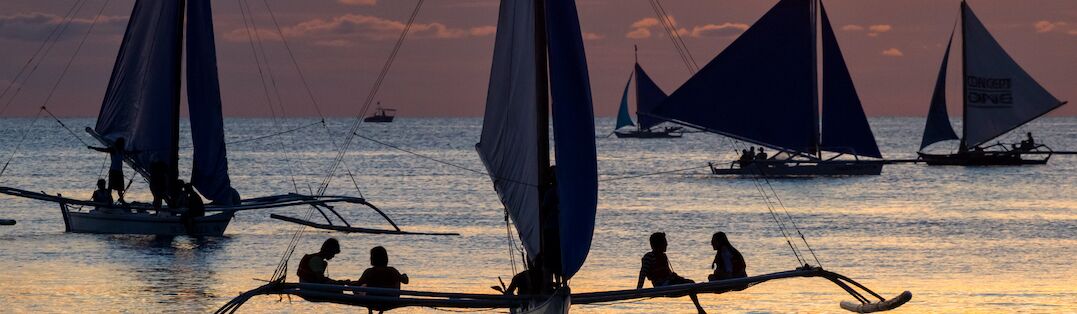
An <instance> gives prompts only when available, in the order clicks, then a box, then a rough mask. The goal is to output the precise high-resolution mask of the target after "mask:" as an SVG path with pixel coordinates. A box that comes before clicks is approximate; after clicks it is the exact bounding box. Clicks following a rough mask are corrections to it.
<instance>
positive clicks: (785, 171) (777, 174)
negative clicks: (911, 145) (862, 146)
mask: <svg viewBox="0 0 1077 314" xmlns="http://www.w3.org/2000/svg"><path fill="white" fill-rule="evenodd" d="M710 168H711V173H712V174H715V175H740V176H755V177H768V178H784V177H836V176H877V175H880V174H882V172H883V163H882V162H878V161H857V160H832V161H766V162H758V161H757V162H753V163H750V164H748V165H746V166H743V167H741V166H740V164H739V163H738V162H734V163H732V164H731V165H730V167H728V168H720V167H715V166H714V165H711V167H710Z"/></svg>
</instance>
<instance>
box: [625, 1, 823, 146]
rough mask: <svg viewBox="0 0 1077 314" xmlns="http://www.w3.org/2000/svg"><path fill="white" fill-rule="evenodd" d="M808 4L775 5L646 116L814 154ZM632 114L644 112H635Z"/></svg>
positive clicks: (782, 3)
mask: <svg viewBox="0 0 1077 314" xmlns="http://www.w3.org/2000/svg"><path fill="white" fill-rule="evenodd" d="M811 16H812V14H811V1H804V0H782V1H780V2H778V4H776V5H775V6H774V7H773V8H771V9H770V11H768V12H767V13H766V14H765V15H763V17H762V18H760V19H759V21H756V23H755V24H754V25H752V27H751V28H749V29H748V30H746V31H745V32H744V34H742V35H741V36H740V37H739V38H737V39H736V40H735V41H734V42H733V43H732V44H730V45H729V47H727V48H726V49H725V50H723V51H722V52H721V53H720V54H718V56H717V57H715V58H714V60H711V62H710V63H708V64H707V65H706V66H704V67H703V69H701V70H700V71H699V72H698V73H696V74H695V75H694V76H692V78H690V79H689V80H688V81H687V82H685V83H684V85H682V86H681V87H680V88H678V89H677V90H676V91H675V92H673V94H672V95H670V96H669V98H667V99H666V101H664V102H663V103H662V104H661V105H659V106H658V108H655V110H654V111H652V112H651V113H650V114H651V115H652V116H654V117H657V118H661V119H663V120H671V121H674V122H677V123H681V124H685V125H689V126H691V127H694V128H698V129H702V130H706V131H710V132H715V133H719V134H723V135H727V136H731V137H735V138H739V139H742V140H746V141H751V142H755V143H759V144H763V145H768V146H771V147H776V148H782V149H786V150H792V151H799V152H813V151H814V150H815V147H814V146H815V142H816V140H815V136H816V135H815V133H816V132H815V125H817V122H816V121H812V120H813V119H808V118H805V117H813V116H815V115H814V114H813V111H815V110H816V108H815V104H814V103H815V102H814V101H813V99H814V98H815V86H814V84H813V82H814V80H813V78H814V75H815V74H814V71H813V69H812V68H813V65H814V64H815V59H814V54H813V51H814V50H815V48H814V43H813V42H814V41H813V40H812V38H813V32H812V26H811V25H812V21H811ZM640 114H647V113H643V112H641V113H640Z"/></svg>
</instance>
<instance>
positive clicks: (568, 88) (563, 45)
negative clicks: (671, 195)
mask: <svg viewBox="0 0 1077 314" xmlns="http://www.w3.org/2000/svg"><path fill="white" fill-rule="evenodd" d="M546 12H547V14H548V16H549V19H548V21H550V23H547V30H548V37H549V53H550V55H549V56H550V57H549V60H550V96H552V97H551V100H552V101H553V105H552V106H551V108H552V112H553V135H554V143H555V144H556V148H555V150H554V156H555V157H556V158H557V194H558V197H559V200H560V202H559V204H558V208H559V215H560V218H559V219H558V220H559V229H560V233H561V270H562V272H561V275H562V276H564V278H566V279H567V278H571V277H572V275H573V274H575V273H576V271H578V270H579V269H580V267H582V266H583V262H584V261H585V260H586V259H587V254H588V252H590V251H591V238H592V236H593V234H594V228H595V210H596V208H597V207H598V161H597V160H598V159H597V158H598V157H597V152H596V149H595V116H594V111H593V108H592V103H591V81H590V78H589V75H588V73H587V56H586V53H585V52H584V48H583V36H582V33H581V32H580V22H579V17H578V15H577V12H576V3H575V1H573V0H548V2H547V4H546ZM637 82H638V80H637Z"/></svg>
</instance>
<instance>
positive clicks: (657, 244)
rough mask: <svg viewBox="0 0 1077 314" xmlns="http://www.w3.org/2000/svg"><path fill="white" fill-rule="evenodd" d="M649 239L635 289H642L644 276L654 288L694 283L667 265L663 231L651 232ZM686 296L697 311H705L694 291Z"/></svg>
mask: <svg viewBox="0 0 1077 314" xmlns="http://www.w3.org/2000/svg"><path fill="white" fill-rule="evenodd" d="M649 241H650V242H651V251H650V252H647V254H644V255H643V259H642V266H641V267H640V269H639V279H638V280H637V282H636V289H643V279H644V278H647V279H648V280H650V281H651V285H652V286H654V287H655V288H657V287H662V286H669V285H679V284H690V283H695V281H692V280H691V279H687V278H684V277H681V276H680V275H677V273H675V272H673V269H672V268H671V267H670V266H669V257H668V256H666V248H667V247H668V246H669V243H668V242H667V241H666V234H665V233H663V232H655V233H653V234H651V237H650V239H649ZM688 297H689V298H691V299H692V303H693V304H694V305H695V306H696V311H698V312H699V313H707V311H705V310H703V306H701V305H699V298H698V297H697V296H696V294H695V293H692V294H689V295H688Z"/></svg>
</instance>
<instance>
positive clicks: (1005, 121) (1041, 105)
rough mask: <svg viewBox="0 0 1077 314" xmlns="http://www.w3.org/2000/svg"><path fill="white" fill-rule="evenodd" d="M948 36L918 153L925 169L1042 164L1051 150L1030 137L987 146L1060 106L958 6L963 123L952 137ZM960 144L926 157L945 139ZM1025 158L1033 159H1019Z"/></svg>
mask: <svg viewBox="0 0 1077 314" xmlns="http://www.w3.org/2000/svg"><path fill="white" fill-rule="evenodd" d="M953 37H954V36H953V34H952V33H951V34H950V40H949V42H948V43H947V44H946V54H945V55H943V57H942V67H941V68H940V69H939V76H938V79H937V80H936V82H935V91H934V94H933V95H932V96H931V108H930V109H929V110H928V116H927V123H926V125H925V126H924V137H923V140H922V141H921V143H920V151H919V152H918V154H919V156H920V159H921V160H923V161H924V162H926V163H927V164H928V165H962V166H987V165H1030V164H1045V163H1047V160H1048V159H1050V158H1051V153H1052V151H1051V148H1050V147H1047V146H1046V145H1043V144H1036V143H1035V142H1034V141H1033V140H1032V139H1031V138H1029V139H1028V140H1027V141H1026V142H1023V143H1021V144H1020V145H1016V144H1015V145H1011V146H1007V145H1005V144H1001V143H996V144H994V145H989V144H988V143H987V142H989V141H991V140H993V139H995V138H998V137H999V136H1002V135H1003V134H1006V133H1009V132H1010V131H1012V130H1014V129H1016V128H1018V127H1020V126H1022V125H1025V124H1026V123H1029V122H1031V121H1032V120H1035V119H1036V118H1038V117H1040V116H1043V115H1045V114H1047V113H1048V112H1051V111H1052V110H1055V109H1056V108H1058V107H1061V106H1062V105H1065V104H1066V102H1064V101H1059V100H1058V98H1055V97H1054V96H1053V95H1051V93H1049V92H1047V90H1046V89H1044V88H1043V86H1040V84H1039V83H1037V82H1036V80H1035V79H1033V78H1032V76H1030V75H1029V74H1028V73H1027V72H1025V71H1024V69H1021V66H1020V65H1018V64H1017V62H1016V61H1014V60H1013V58H1011V57H1010V55H1009V54H1007V53H1006V51H1005V50H1004V49H1002V46H1000V45H999V44H998V42H997V41H996V40H995V38H994V37H992V36H991V33H990V32H988V31H987V27H985V26H984V24H983V23H982V22H980V19H979V18H977V17H976V14H974V13H973V12H972V9H971V8H969V5H968V3H965V1H961V43H962V45H961V64H962V67H961V68H962V75H961V77H962V80H961V81H962V83H961V84H962V94H963V95H964V97H961V98H962V101H961V103H962V108H963V116H964V119H963V123H962V126H961V137H960V138H958V137H957V134H955V133H954V129H953V127H952V126H951V125H950V120H949V117H948V115H947V113H946V69H947V64H948V60H949V58H950V46H951V45H952V44H953ZM957 139H960V140H961V142H960V147H959V148H958V152H957V153H954V154H931V153H926V152H924V149H925V148H927V147H928V146H930V145H932V144H935V143H938V142H941V141H946V140H957ZM1025 155H1039V157H1038V158H1032V159H1025V158H1024V156H1025Z"/></svg>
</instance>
